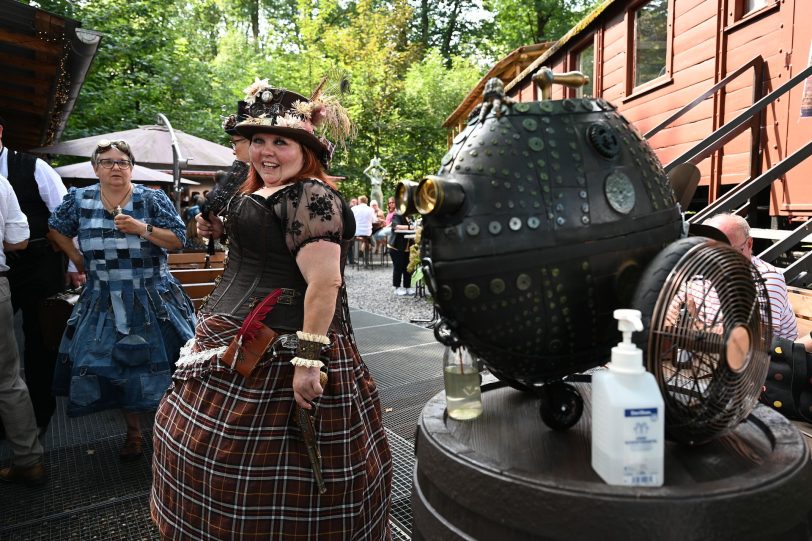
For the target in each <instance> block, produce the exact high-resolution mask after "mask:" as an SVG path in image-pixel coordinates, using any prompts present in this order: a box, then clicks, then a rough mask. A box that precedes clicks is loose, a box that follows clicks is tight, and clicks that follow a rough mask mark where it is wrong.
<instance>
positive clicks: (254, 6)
mask: <svg viewBox="0 0 812 541" xmlns="http://www.w3.org/2000/svg"><path fill="white" fill-rule="evenodd" d="M251 34H253V36H254V43H257V42H258V41H259V0H251Z"/></svg>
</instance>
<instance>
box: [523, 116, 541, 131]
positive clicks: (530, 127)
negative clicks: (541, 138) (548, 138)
mask: <svg viewBox="0 0 812 541" xmlns="http://www.w3.org/2000/svg"><path fill="white" fill-rule="evenodd" d="M522 126H523V127H524V129H526V130H527V131H536V128H538V127H539V124H538V122H536V120H535V119H533V118H525V119H524V120H522Z"/></svg>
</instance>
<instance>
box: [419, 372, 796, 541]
mask: <svg viewBox="0 0 812 541" xmlns="http://www.w3.org/2000/svg"><path fill="white" fill-rule="evenodd" d="M577 386H578V388H579V391H580V392H581V394H582V396H583V397H584V402H585V404H584V415H583V417H582V418H581V420H580V421H579V422H578V423H577V424H576V425H575V426H574V427H573V428H572V429H570V430H569V431H565V432H556V431H553V430H551V429H549V428H547V427H546V426H545V425H544V424H543V423H542V422H541V420H540V418H539V415H538V406H539V401H538V399H537V398H536V397H535V396H534V395H532V394H528V393H523V392H520V391H517V390H515V389H512V388H510V387H507V386H505V385H504V384H502V383H501V382H497V383H495V384H489V385H485V386H483V393H482V399H483V407H484V413H483V415H482V416H481V417H479V418H478V419H476V420H474V421H466V422H460V421H454V420H453V419H449V418H447V416H446V414H445V394H444V393H442V392H441V393H439V394H438V395H436V396H435V397H434V398H432V399H431V400H430V401H429V402H428V404H426V406H425V408H424V409H423V412H422V414H421V416H420V420H419V423H418V435H417V439H416V442H415V449H416V455H417V463H416V466H415V470H414V476H413V489H412V510H413V514H414V528H413V530H412V539H414V540H422V539H499V540H500V541H502V540H514V539H516V540H518V539H521V540H524V539H562V540H564V539H566V540H577V539H600V540H601V541H610V540H612V539H619V540H620V539H623V540H637V539H646V540H648V539H657V540H661V539H662V540H670V539H673V540H680V541H687V540H692V539H695V540H705V539H713V540H714V541H715V540H719V539H737V540H743V539H781V540H782V541H785V540H794V539H798V540H800V539H808V538H809V533H810V531H812V529H811V528H810V523H809V520H810V518H809V513H810V510H812V464H810V457H809V451H808V450H807V447H806V444H805V442H804V441H803V437H802V436H801V434H800V433H799V432H798V430H796V429H795V428H794V427H793V425H792V424H791V423H790V422H789V421H787V420H786V419H785V418H784V417H782V416H781V415H779V414H778V413H776V412H774V411H773V410H770V409H769V408H767V407H765V406H762V405H759V406H757V407H756V409H755V410H754V411H753V413H751V415H750V417H749V418H748V419H747V420H746V421H745V422H744V423H742V424H741V425H739V427H737V428H736V430H735V431H733V432H732V433H731V434H729V435H727V436H724V437H722V438H719V439H717V440H714V441H712V442H710V443H708V444H706V445H703V446H698V447H688V446H684V445H677V444H674V443H671V442H667V443H666V450H665V485H664V486H663V487H659V488H634V487H617V486H610V485H606V484H605V483H603V482H602V481H601V480H600V478H599V477H598V475H597V474H596V473H595V472H594V471H593V470H592V468H591V465H590V453H591V447H590V438H589V434H590V423H589V419H590V413H589V386H588V385H587V384H578V385H577Z"/></svg>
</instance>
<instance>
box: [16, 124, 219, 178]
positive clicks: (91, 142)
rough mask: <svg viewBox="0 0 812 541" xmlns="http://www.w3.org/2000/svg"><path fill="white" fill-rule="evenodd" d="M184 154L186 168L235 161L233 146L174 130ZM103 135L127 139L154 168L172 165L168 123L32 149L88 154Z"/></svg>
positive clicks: (200, 168)
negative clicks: (186, 163) (186, 161)
mask: <svg viewBox="0 0 812 541" xmlns="http://www.w3.org/2000/svg"><path fill="white" fill-rule="evenodd" d="M174 132H175V137H176V138H177V141H178V145H179V146H180V150H181V154H182V155H183V157H184V158H185V159H187V160H188V165H182V166H181V169H184V170H198V171H216V170H218V169H228V168H229V167H231V164H232V162H233V161H234V153H233V151H232V150H231V148H229V147H226V146H223V145H218V144H217V143H212V142H211V141H207V140H205V139H201V138H200V137H195V136H194V135H189V134H188V133H184V132H182V131H178V130H174ZM100 139H109V140H110V141H118V140H122V139H123V140H124V141H127V143H128V144H129V145H130V148H132V150H133V154H134V155H135V160H136V161H137V162H138V163H139V164H141V165H144V166H147V167H151V168H155V169H172V167H173V162H172V137H171V135H170V132H169V130H168V129H167V128H166V127H165V126H156V125H154V126H139V127H138V128H136V129H132V130H124V131H118V132H112V133H102V134H99V135H93V136H91V137H82V138H81V139H73V140H72V141H63V142H61V143H56V144H54V145H49V146H47V147H40V148H35V149H33V150H32V151H31V152H36V153H39V154H63V155H67V156H82V157H85V158H89V157H90V156H91V154H92V153H93V150H94V149H95V148H96V144H97V143H98V142H99V140H100Z"/></svg>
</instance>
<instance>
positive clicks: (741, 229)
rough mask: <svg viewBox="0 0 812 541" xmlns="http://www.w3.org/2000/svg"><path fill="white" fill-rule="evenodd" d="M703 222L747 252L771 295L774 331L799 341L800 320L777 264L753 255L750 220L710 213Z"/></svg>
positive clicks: (734, 246)
mask: <svg viewBox="0 0 812 541" xmlns="http://www.w3.org/2000/svg"><path fill="white" fill-rule="evenodd" d="M704 225H709V226H712V227H715V228H716V229H718V230H719V231H721V232H722V233H724V234H725V236H727V238H728V240H729V241H730V245H731V246H733V248H735V249H736V250H738V251H740V252H741V253H742V254H744V257H746V258H747V259H749V260H750V261H751V262H752V263H753V266H754V267H755V268H756V270H758V272H759V273H760V274H761V277H762V278H763V279H764V285H765V287H766V288H767V295H769V297H770V312H771V316H772V317H771V319H772V327H773V334H774V335H775V336H780V337H782V338H786V339H787V340H791V341H793V342H794V341H795V340H797V339H798V323H797V322H796V321H795V313H794V312H793V311H792V305H791V304H790V302H789V298H788V296H787V282H786V281H785V280H784V275H783V274H781V273H780V272H779V271H778V270H777V269H776V268H775V267H773V266H772V265H770V264H769V263H767V262H765V261H762V260H761V259H759V258H758V257H757V256H755V255H753V237H751V236H750V224H748V223H747V220H745V219H744V218H742V217H741V216H739V215H737V214H728V213H721V214H716V215H714V216H711V218H710V219H708V220H707V221H705V222H704ZM717 302H718V301H717ZM717 310H718V307H717Z"/></svg>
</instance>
